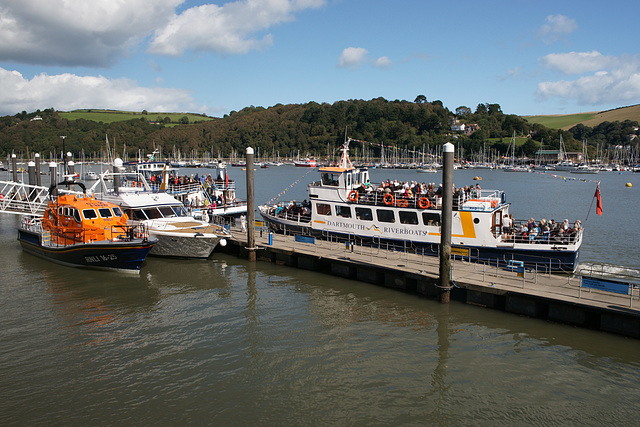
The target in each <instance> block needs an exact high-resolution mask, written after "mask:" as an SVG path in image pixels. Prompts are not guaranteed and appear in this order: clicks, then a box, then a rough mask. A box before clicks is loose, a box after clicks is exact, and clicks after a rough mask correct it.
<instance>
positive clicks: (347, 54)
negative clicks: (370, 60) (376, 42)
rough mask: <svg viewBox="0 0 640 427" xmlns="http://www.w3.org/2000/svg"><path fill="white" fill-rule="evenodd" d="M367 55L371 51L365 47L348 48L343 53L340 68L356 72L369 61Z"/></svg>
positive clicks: (339, 62) (339, 63)
mask: <svg viewBox="0 0 640 427" xmlns="http://www.w3.org/2000/svg"><path fill="white" fill-rule="evenodd" d="M367 53H369V51H368V50H367V49H365V48H363V47H348V48H346V49H344V50H343V51H342V55H340V60H339V61H338V67H340V68H351V69H354V70H356V69H358V68H359V67H360V65H362V64H364V63H365V62H366V61H367Z"/></svg>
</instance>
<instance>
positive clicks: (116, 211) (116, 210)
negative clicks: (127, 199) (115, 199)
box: [113, 206, 124, 217]
mask: <svg viewBox="0 0 640 427" xmlns="http://www.w3.org/2000/svg"><path fill="white" fill-rule="evenodd" d="M113 214H114V215H115V216H117V217H121V216H122V215H124V213H123V212H122V209H120V208H119V207H118V206H116V207H114V208H113Z"/></svg>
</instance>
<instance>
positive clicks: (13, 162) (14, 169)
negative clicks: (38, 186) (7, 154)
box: [11, 153, 18, 182]
mask: <svg viewBox="0 0 640 427" xmlns="http://www.w3.org/2000/svg"><path fill="white" fill-rule="evenodd" d="M11 172H12V177H13V182H18V157H17V156H16V155H15V153H14V154H11Z"/></svg>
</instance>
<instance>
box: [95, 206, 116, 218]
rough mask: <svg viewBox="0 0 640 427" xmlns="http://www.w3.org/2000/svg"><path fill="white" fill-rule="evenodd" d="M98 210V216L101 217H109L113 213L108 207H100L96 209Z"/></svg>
mask: <svg viewBox="0 0 640 427" xmlns="http://www.w3.org/2000/svg"><path fill="white" fill-rule="evenodd" d="M98 212H100V217H102V218H111V217H112V216H113V213H112V212H111V209H109V208H100V209H98Z"/></svg>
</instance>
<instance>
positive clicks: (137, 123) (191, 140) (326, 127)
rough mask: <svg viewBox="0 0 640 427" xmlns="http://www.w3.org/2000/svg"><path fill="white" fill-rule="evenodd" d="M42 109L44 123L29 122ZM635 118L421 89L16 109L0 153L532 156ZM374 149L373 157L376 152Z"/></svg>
mask: <svg viewBox="0 0 640 427" xmlns="http://www.w3.org/2000/svg"><path fill="white" fill-rule="evenodd" d="M36 116H39V117H40V118H41V120H31V119H33V118H34V117H36ZM456 119H457V120H458V121H459V122H460V123H467V124H469V123H476V124H478V125H479V127H480V128H479V130H477V131H476V132H474V133H473V134H471V135H463V134H459V133H454V132H452V131H451V127H450V125H451V123H452V121H453V120H456ZM634 126H636V127H637V126H638V123H637V122H631V121H628V120H627V121H625V122H614V123H610V122H605V123H602V124H600V125H598V126H596V127H595V128H589V127H587V126H584V125H577V126H575V127H573V128H572V129H570V130H569V131H563V130H559V129H549V128H546V127H544V126H542V125H540V124H533V123H529V122H527V121H526V120H525V119H523V118H521V117H519V116H517V115H513V114H505V113H504V112H503V111H502V109H501V107H500V105H499V104H490V103H486V104H479V105H478V106H476V108H475V110H472V109H471V108H469V107H466V106H461V107H458V108H456V110H455V111H453V112H452V111H450V110H449V109H447V108H446V107H444V106H443V103H442V102H441V101H439V100H435V101H431V102H429V101H428V100H427V98H426V97H425V96H424V95H419V96H418V97H416V99H415V100H414V101H413V102H411V101H405V100H394V101H388V100H386V99H384V98H375V99H372V100H368V101H366V100H347V101H338V102H335V103H333V104H328V103H316V102H309V103H306V104H287V105H283V104H277V105H274V106H272V107H269V108H264V107H255V106H249V107H246V108H243V109H242V110H240V111H232V112H231V113H230V114H228V115H225V116H224V117H222V118H216V119H214V120H211V121H206V122H201V123H195V124H183V125H177V126H175V127H167V126H164V124H163V123H149V122H148V120H147V119H146V118H140V119H132V120H129V121H121V122H113V123H103V122H95V121H91V120H85V119H78V120H67V119H64V118H61V117H60V115H58V113H57V112H56V111H55V110H54V109H47V110H43V111H40V110H38V111H36V112H33V113H26V112H22V113H20V114H16V115H15V116H4V117H0V153H1V155H2V156H3V157H6V156H7V155H9V154H11V153H16V154H20V155H23V154H24V153H26V152H30V153H34V152H39V153H41V155H42V156H43V157H44V158H48V156H49V153H60V152H61V151H62V138H61V136H63V135H64V136H65V137H66V138H65V139H64V142H65V149H66V150H67V151H71V152H72V153H74V154H75V155H77V156H79V155H80V153H81V152H84V153H85V154H86V155H89V154H90V153H100V152H102V151H104V150H105V135H107V136H108V138H109V141H110V144H111V148H112V149H113V148H115V151H116V152H117V153H118V155H123V154H124V153H123V152H124V151H126V153H127V155H128V156H129V157H136V156H137V154H138V152H139V151H142V152H145V153H151V152H152V151H153V150H154V149H160V150H161V151H162V153H163V155H164V156H169V155H171V154H172V153H174V152H177V151H178V150H180V152H181V154H182V155H183V156H192V155H194V154H196V153H197V154H198V155H202V154H204V153H209V154H210V155H211V156H212V157H218V155H220V156H223V157H229V156H230V155H231V153H232V152H236V153H244V150H245V148H246V147H247V146H252V147H254V149H258V150H259V152H260V153H261V154H263V155H270V154H271V153H279V154H280V155H281V156H283V157H286V156H289V155H290V154H292V153H294V154H297V153H300V155H307V154H309V155H315V156H318V157H323V156H324V155H325V154H327V152H328V151H332V150H333V149H335V148H337V147H339V146H340V145H341V144H342V142H343V141H344V137H345V133H346V135H347V136H349V137H352V138H355V139H361V140H366V141H369V142H372V143H374V144H384V145H394V146H396V147H397V148H398V149H409V150H422V148H423V147H424V148H425V149H426V150H432V151H434V152H435V151H436V150H437V147H440V146H441V145H442V144H444V143H446V142H454V143H455V144H456V145H458V146H459V147H460V148H461V149H462V150H464V153H468V154H470V153H477V152H479V151H480V150H484V149H487V150H488V149H493V150H494V152H495V151H497V152H500V153H503V154H506V152H507V147H508V145H509V141H510V138H511V136H512V135H513V134H514V133H515V134H516V136H519V137H527V138H528V139H527V142H526V143H525V144H524V145H522V146H520V147H518V150H519V151H520V152H521V153H523V154H525V155H528V156H533V155H534V154H535V152H536V151H537V150H538V149H539V148H541V146H542V145H541V143H542V142H544V145H545V147H543V148H547V149H553V148H554V147H553V144H556V146H555V148H556V149H557V141H559V138H560V136H562V138H563V140H564V142H565V145H566V147H567V149H568V150H570V151H571V150H576V151H579V150H581V148H582V140H584V139H587V140H588V142H589V144H590V145H593V146H595V145H596V144H605V143H606V144H611V145H623V144H626V143H627V142H626V138H627V136H628V135H630V134H632V133H634V132H635V131H634ZM373 155H378V154H376V153H373Z"/></svg>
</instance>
